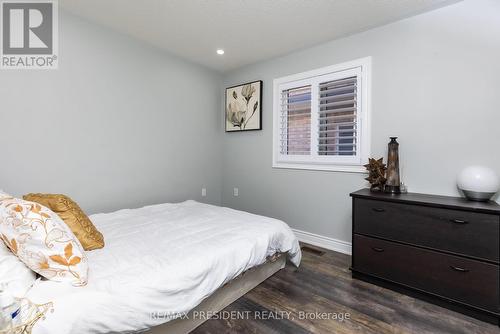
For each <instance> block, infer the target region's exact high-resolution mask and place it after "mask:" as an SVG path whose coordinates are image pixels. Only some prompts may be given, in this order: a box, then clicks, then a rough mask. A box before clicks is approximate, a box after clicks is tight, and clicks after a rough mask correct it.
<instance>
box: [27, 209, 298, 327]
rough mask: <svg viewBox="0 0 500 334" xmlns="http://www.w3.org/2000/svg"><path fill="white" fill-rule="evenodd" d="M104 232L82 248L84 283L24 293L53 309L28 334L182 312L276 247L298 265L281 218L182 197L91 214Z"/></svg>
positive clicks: (151, 320)
mask: <svg viewBox="0 0 500 334" xmlns="http://www.w3.org/2000/svg"><path fill="white" fill-rule="evenodd" d="M90 219H91V220H92V222H93V223H94V224H95V225H96V227H97V228H98V229H99V230H100V231H101V232H102V233H103V234H104V237H105V242H106V245H105V247H104V248H103V249H100V250H95V251H91V252H88V253H87V255H88V259H89V266H90V269H89V283H88V285H87V286H85V287H72V286H69V285H65V284H62V283H56V282H50V281H37V283H36V284H35V285H34V286H33V287H32V289H31V290H30V292H29V294H28V297H29V298H30V299H31V300H32V301H34V302H36V303H46V302H52V303H53V305H54V312H52V313H49V314H48V315H47V318H46V319H45V320H43V321H39V322H38V323H37V324H36V325H35V327H34V328H33V334H49V333H50V334H70V333H71V334H79V333H82V334H83V333H85V334H87V333H89V334H90V333H133V332H137V331H142V330H147V329H149V328H151V327H153V326H157V325H160V324H162V323H165V322H168V321H170V320H172V319H175V318H178V317H182V316H183V315H184V314H185V313H187V312H188V311H189V310H191V309H193V308H194V307H196V306H197V305H198V304H199V303H200V302H201V301H203V300H204V299H205V298H207V297H209V296H210V295H211V294H212V293H213V292H215V291H216V290H217V289H218V288H220V287H221V286H223V285H224V284H225V283H227V282H229V281H230V280H232V279H233V278H235V277H237V276H238V275H240V274H241V273H243V272H244V271H246V270H248V269H250V268H252V267H255V266H257V265H260V264H262V263H264V262H265V261H266V258H267V257H268V256H271V255H273V254H275V253H276V252H288V256H289V259H290V261H291V262H292V263H293V264H295V265H296V266H298V265H299V263H300V259H301V253H300V247H299V243H298V241H297V239H296V237H295V235H294V234H293V232H292V231H291V229H290V228H289V227H288V225H286V224H285V223H284V222H282V221H279V220H276V219H272V218H268V217H263V216H258V215H254V214H250V213H246V212H242V211H237V210H232V209H229V208H223V207H218V206H212V205H207V204H202V203H198V202H195V201H186V202H183V203H176V204H160V205H153V206H147V207H143V208H140V209H125V210H120V211H117V212H114V213H108V214H96V215H92V216H90Z"/></svg>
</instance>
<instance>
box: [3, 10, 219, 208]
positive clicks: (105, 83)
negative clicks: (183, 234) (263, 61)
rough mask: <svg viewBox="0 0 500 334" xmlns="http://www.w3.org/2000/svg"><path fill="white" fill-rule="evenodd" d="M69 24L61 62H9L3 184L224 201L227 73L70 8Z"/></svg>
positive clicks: (97, 198)
mask: <svg viewBox="0 0 500 334" xmlns="http://www.w3.org/2000/svg"><path fill="white" fill-rule="evenodd" d="M59 31H60V43H59V45H60V63H59V69H58V70H54V71H0V101H1V107H0V108H1V109H0V127H1V128H0V143H1V159H0V161H1V162H0V189H4V190H5V191H7V192H11V193H13V194H15V195H22V194H24V193H27V192H56V193H65V194H69V195H70V196H71V197H73V198H74V199H75V200H76V201H77V202H78V203H80V204H81V206H82V207H83V208H84V210H86V211H87V212H98V211H110V210H114V209H118V208H124V207H138V206H141V205H144V204H153V203H160V202H166V201H180V200H185V199H188V198H194V199H198V200H204V201H206V202H210V203H214V204H220V194H221V189H220V187H221V172H220V159H218V158H216V157H218V156H220V154H221V151H220V139H221V128H222V126H221V115H220V114H221V113H220V98H219V91H220V88H219V87H220V76H219V75H218V74H216V73H214V72H212V71H209V70H207V69H205V68H202V67H200V66H198V65H194V64H192V63H189V62H186V61H184V60H181V59H179V58H176V57H174V56H171V55H169V54H166V53H163V52H160V51H157V50H156V49H154V48H152V47H149V46H147V45H145V44H142V43H140V42H136V41H135V40H132V39H130V38H128V37H125V36H123V35H120V34H117V33H114V32H112V31H110V30H107V29H105V28H101V27H99V26H97V25H95V24H92V23H89V22H86V21H84V20H82V19H79V18H76V17H75V16H72V15H70V14H67V13H65V12H61V13H60V27H59ZM202 186H206V187H207V189H208V196H207V197H206V198H204V199H202V198H201V197H200V194H201V187H202Z"/></svg>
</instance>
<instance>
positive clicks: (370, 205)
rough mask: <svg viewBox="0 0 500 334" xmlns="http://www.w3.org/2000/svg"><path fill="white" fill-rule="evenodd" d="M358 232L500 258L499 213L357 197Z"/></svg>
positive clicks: (479, 257) (483, 256)
mask: <svg viewBox="0 0 500 334" xmlns="http://www.w3.org/2000/svg"><path fill="white" fill-rule="evenodd" d="M354 212H355V213H354V226H353V229H354V232H355V233H361V234H366V235H369V236H376V237H381V238H386V239H390V240H395V241H401V242H406V243H410V244H414V245H417V246H424V247H429V248H433V249H437V250H444V251H449V252H453V253H457V254H463V255H467V256H471V257H475V258H478V259H484V260H489V261H494V262H498V261H499V233H500V229H499V217H498V216H496V215H490V214H485V213H475V212H469V211H460V210H451V209H441V208H433V207H426V206H419V205H412V204H402V203H392V202H383V201H377V200H369V199H359V198H356V199H354Z"/></svg>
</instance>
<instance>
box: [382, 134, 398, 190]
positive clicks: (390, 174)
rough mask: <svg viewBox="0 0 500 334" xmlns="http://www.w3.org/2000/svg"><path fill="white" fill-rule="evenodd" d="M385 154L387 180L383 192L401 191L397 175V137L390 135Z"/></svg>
mask: <svg viewBox="0 0 500 334" xmlns="http://www.w3.org/2000/svg"><path fill="white" fill-rule="evenodd" d="M390 138H391V141H390V142H389V144H388V147H389V149H388V156H387V182H386V183H385V192H387V193H392V194H400V193H401V180H400V176H399V143H398V142H397V141H396V139H398V137H390Z"/></svg>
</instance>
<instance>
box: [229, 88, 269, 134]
mask: <svg viewBox="0 0 500 334" xmlns="http://www.w3.org/2000/svg"><path fill="white" fill-rule="evenodd" d="M224 108H225V110H224V114H225V118H224V123H225V126H224V127H225V131H226V132H242V131H257V130H262V80H256V81H251V82H246V83H243V84H239V85H236V86H231V87H228V88H226V93H225V103H224Z"/></svg>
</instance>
